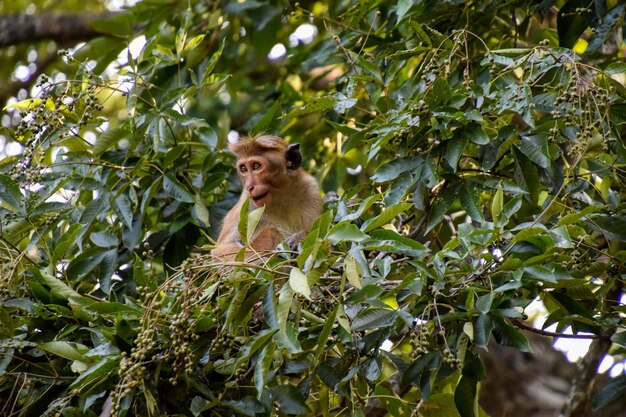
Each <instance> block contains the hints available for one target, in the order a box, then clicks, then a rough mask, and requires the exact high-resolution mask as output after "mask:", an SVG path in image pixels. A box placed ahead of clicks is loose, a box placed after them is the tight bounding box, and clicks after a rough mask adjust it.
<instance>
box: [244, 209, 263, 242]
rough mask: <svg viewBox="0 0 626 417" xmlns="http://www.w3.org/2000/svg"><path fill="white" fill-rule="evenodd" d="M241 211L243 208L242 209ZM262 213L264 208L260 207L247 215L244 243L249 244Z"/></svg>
mask: <svg viewBox="0 0 626 417" xmlns="http://www.w3.org/2000/svg"><path fill="white" fill-rule="evenodd" d="M241 209H242V210H243V209H244V208H243V207H242V208H241ZM264 212H265V206H261V207H259V208H256V209H254V210H252V211H251V212H250V213H249V214H248V221H247V228H246V242H250V238H252V235H253V234H254V232H255V231H256V228H257V226H258V225H259V222H260V221H261V218H262V217H263V213H264Z"/></svg>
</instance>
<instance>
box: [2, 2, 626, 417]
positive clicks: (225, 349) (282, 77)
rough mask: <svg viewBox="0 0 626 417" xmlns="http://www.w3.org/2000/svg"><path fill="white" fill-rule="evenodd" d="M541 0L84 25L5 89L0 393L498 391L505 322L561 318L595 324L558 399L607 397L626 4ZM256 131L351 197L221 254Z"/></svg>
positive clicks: (42, 402)
mask: <svg viewBox="0 0 626 417" xmlns="http://www.w3.org/2000/svg"><path fill="white" fill-rule="evenodd" d="M535 3H536V2H531V1H517V2H505V3H502V2H498V1H483V2H471V1H467V2H463V1H456V2H435V1H419V2H410V1H386V0H383V1H366V2H356V1H349V0H343V1H333V2H308V1H302V2H300V3H295V4H289V3H286V2H278V1H266V2H260V1H251V0H248V1H244V2H224V3H219V2H202V1H194V0H191V1H188V2H169V1H158V0H144V1H142V2H139V3H137V4H136V5H134V6H132V7H129V8H128V9H127V10H126V11H125V12H124V13H119V14H115V15H114V16H112V17H110V18H108V19H107V20H104V21H97V22H94V23H93V24H92V28H94V30H96V31H97V32H98V33H100V34H101V35H102V36H100V37H96V38H93V39H91V40H89V41H88V42H87V43H85V44H84V45H81V46H80V47H77V48H73V49H61V50H59V51H58V56H59V57H60V58H59V59H60V60H61V61H58V62H55V63H54V65H53V66H51V67H50V68H51V70H50V72H49V73H48V75H44V74H42V75H41V76H39V77H38V80H37V85H36V86H35V87H34V88H33V90H32V93H33V96H32V97H28V96H27V95H26V94H22V95H23V96H24V97H19V100H15V99H13V100H10V101H9V103H8V106H7V107H6V108H5V111H6V115H7V117H5V118H3V126H4V127H3V131H2V135H3V137H4V140H5V141H7V142H11V143H19V144H20V151H19V152H18V153H17V154H16V155H10V156H9V155H7V156H5V157H4V158H3V159H2V160H1V161H0V218H1V219H2V220H1V225H0V227H1V229H0V260H1V262H0V267H1V275H2V277H3V280H2V281H1V282H0V285H1V286H2V288H1V290H2V291H1V292H0V300H1V301H2V303H1V304H0V320H1V322H2V326H0V334H1V335H2V342H1V345H0V349H1V350H0V351H1V352H2V356H1V357H0V371H1V372H2V373H1V374H0V398H1V399H2V401H1V404H2V406H1V407H2V408H1V409H2V413H3V414H4V415H21V416H30V415H33V416H35V415H36V416H39V415H63V416H83V415H85V416H93V415H110V414H112V415H137V416H157V415H194V416H199V415H250V416H253V415H259V416H264V415H333V416H335V415H356V416H358V415H384V413H385V412H388V413H389V415H419V416H427V417H435V416H456V415H459V416H463V417H466V416H478V415H486V413H485V412H484V411H483V410H482V408H481V406H480V405H479V401H478V395H477V394H478V391H479V386H480V384H481V381H485V379H486V378H487V376H488V375H487V372H486V371H485V366H484V362H489V358H490V355H493V353H492V352H494V349H489V350H488V344H489V343H490V341H495V342H497V344H498V345H499V346H509V347H512V348H514V349H516V350H517V351H521V352H530V351H531V345H530V343H529V341H528V338H527V336H526V335H525V334H527V333H524V332H531V334H533V335H534V336H533V337H535V336H538V335H539V336H544V337H553V336H555V335H560V334H561V332H564V331H565V330H566V329H571V331H572V332H573V334H574V335H576V337H581V338H591V339H593V342H592V348H591V349H590V351H589V353H588V355H587V357H586V358H585V359H584V360H583V361H582V362H581V364H580V367H581V369H580V372H579V373H578V374H577V376H576V378H577V380H576V381H575V382H574V383H572V389H571V393H570V396H571V398H570V400H569V401H567V402H566V404H565V405H564V407H563V409H562V414H563V415H564V416H582V415H589V414H588V413H589V410H590V409H591V408H592V407H593V408H594V409H595V410H597V412H598V413H602V412H604V410H606V409H607V408H605V407H611V406H613V405H614V404H615V403H616V401H618V399H620V398H623V395H624V391H625V390H626V384H625V383H624V381H626V376H625V375H623V374H622V375H619V376H616V377H614V378H613V379H611V380H610V381H608V383H606V385H605V386H604V387H603V388H602V389H600V390H597V389H594V384H595V381H596V379H597V375H596V374H597V365H598V363H599V361H600V360H601V359H602V357H604V355H606V354H610V355H613V356H614V357H615V358H617V359H618V360H621V358H623V354H624V348H625V347H626V338H625V337H624V335H626V333H624V331H623V330H624V313H626V308H625V307H624V305H623V303H621V302H620V298H621V297H622V293H623V282H624V277H625V276H626V268H625V267H624V261H625V260H626V250H625V247H624V242H625V241H626V211H625V206H624V203H623V200H624V197H625V194H626V188H625V187H624V181H625V180H626V171H625V168H624V164H625V159H626V148H625V147H624V140H623V137H624V116H623V115H624V114H625V112H624V110H625V104H624V99H625V98H626V89H625V88H624V84H623V83H624V77H625V73H626V66H625V65H624V63H623V62H622V60H621V58H623V55H624V45H623V43H622V41H621V25H622V22H623V16H624V10H625V6H624V5H623V4H621V3H619V2H617V1H607V2H597V1H596V2H592V1H586V0H569V1H566V2H551V1H544V2H541V3H540V4H539V5H535ZM96 11H101V10H96ZM511 22H513V24H511ZM141 36H143V38H139V39H140V40H144V39H145V42H144V44H143V47H142V49H141V51H140V52H136V53H135V52H133V51H126V52H123V51H125V50H126V48H127V47H128V46H129V44H130V43H131V41H133V40H134V39H137V38H138V37H141ZM44 44H46V43H42V44H41V45H39V46H32V47H31V46H28V45H21V46H20V48H35V47H37V48H43V46H44ZM279 44H280V45H282V46H283V48H284V51H285V53H284V54H281V53H280V52H281V48H280V47H278V46H277V45H279ZM46 45H47V44H46ZM26 50H27V49H24V51H26ZM121 52H122V53H121ZM3 53H7V52H3ZM120 53H121V54H120ZM120 61H122V62H121V63H120ZM51 65H52V64H51ZM54 68H57V69H54ZM32 73H34V72H31V74H32ZM25 79H26V82H28V80H29V79H30V77H25ZM265 131H267V132H272V133H276V134H279V135H281V136H284V137H286V138H287V139H289V140H291V141H298V142H299V143H300V144H301V147H302V149H303V153H304V154H305V155H306V156H307V157H308V161H307V162H305V163H308V169H309V170H310V171H312V172H314V173H315V174H316V175H317V177H318V178H319V180H320V182H321V184H322V187H323V189H324V191H325V192H326V193H327V194H328V195H331V194H332V193H331V192H337V193H338V194H339V197H338V198H329V199H328V202H327V207H326V210H325V213H324V214H323V215H322V216H321V217H320V218H319V219H318V220H317V221H316V223H315V225H314V226H313V228H312V230H311V231H310V233H309V235H308V237H307V238H306V240H305V241H304V242H303V243H302V245H301V246H300V248H299V250H298V251H297V253H293V252H292V251H290V250H289V248H288V247H287V246H281V247H279V248H277V250H276V252H275V254H274V256H271V257H269V258H268V259H267V260H266V261H264V262H263V263H261V264H258V265H257V264H246V263H242V262H235V263H232V264H229V265H224V264H219V263H216V262H214V261H213V260H212V259H211V257H210V256H209V255H208V249H210V247H211V244H212V242H213V241H212V238H214V237H215V236H216V234H217V232H218V230H219V224H220V223H219V222H220V219H221V217H222V216H223V215H224V213H225V211H226V210H227V209H228V208H229V207H231V206H232V205H233V203H234V200H235V199H236V197H237V195H238V191H239V190H238V188H239V184H238V183H237V180H236V179H235V176H234V175H233V170H232V162H233V156H232V155H231V154H230V153H229V152H227V151H226V149H225V148H226V143H227V140H228V137H229V135H233V132H240V133H245V134H254V133H256V132H265ZM257 215H258V213H255V212H253V213H250V215H249V216H248V215H242V222H241V225H240V227H241V230H250V229H251V228H254V225H255V218H256V219H257V220H258V218H257ZM534 300H539V301H540V302H541V303H543V305H544V306H545V308H546V310H547V312H548V315H547V320H546V323H545V325H544V328H543V329H539V328H535V327H533V326H532V323H531V322H528V321H527V316H526V313H525V309H526V308H527V306H528V305H529V304H530V303H531V302H533V301H534ZM553 324H554V325H556V330H554V331H552V330H546V328H547V327H548V326H550V325H553ZM481 358H482V359H481ZM484 358H486V359H484ZM592 393H593V395H591V394H592ZM532 400H533V399H532V398H531V399H529V401H532Z"/></svg>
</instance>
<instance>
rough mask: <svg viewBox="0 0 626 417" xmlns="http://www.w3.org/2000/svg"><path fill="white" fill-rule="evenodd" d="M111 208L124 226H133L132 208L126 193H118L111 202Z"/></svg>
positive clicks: (130, 227)
mask: <svg viewBox="0 0 626 417" xmlns="http://www.w3.org/2000/svg"><path fill="white" fill-rule="evenodd" d="M112 207H113V210H115V212H116V213H117V215H118V217H119V218H120V220H122V223H124V226H126V227H128V228H129V229H132V228H133V209H132V207H131V204H130V200H129V199H128V196H127V195H126V194H120V195H119V196H118V197H117V198H116V199H115V200H114V201H113V204H112Z"/></svg>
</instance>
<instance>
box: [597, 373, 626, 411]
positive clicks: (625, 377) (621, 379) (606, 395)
mask: <svg viewBox="0 0 626 417" xmlns="http://www.w3.org/2000/svg"><path fill="white" fill-rule="evenodd" d="M625 393H626V374H622V375H619V376H617V377H615V378H613V379H611V380H610V381H609V382H608V383H607V384H606V385H605V386H604V387H602V389H601V390H600V391H598V393H597V394H596V396H595V397H594V399H593V410H594V411H596V410H599V409H601V408H603V407H606V406H607V405H609V404H611V403H612V402H614V401H616V400H618V399H620V398H623V397H624V394H625Z"/></svg>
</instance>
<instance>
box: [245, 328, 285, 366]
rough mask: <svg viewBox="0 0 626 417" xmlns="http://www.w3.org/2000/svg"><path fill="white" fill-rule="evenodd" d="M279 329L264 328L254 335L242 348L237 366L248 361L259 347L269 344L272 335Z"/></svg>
mask: <svg viewBox="0 0 626 417" xmlns="http://www.w3.org/2000/svg"><path fill="white" fill-rule="evenodd" d="M277 331H278V329H263V330H261V331H259V332H258V333H257V334H255V335H254V336H252V337H251V338H250V340H248V341H247V342H246V343H245V344H244V345H243V346H242V347H241V348H240V349H239V354H238V355H237V360H236V361H235V368H238V367H240V366H241V365H242V364H243V363H244V362H246V361H247V360H248V359H250V357H251V356H252V355H254V354H255V353H256V352H257V351H258V350H259V349H261V348H263V347H266V346H268V342H269V341H270V340H271V339H272V336H274V334H275V333H276V332H277Z"/></svg>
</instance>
